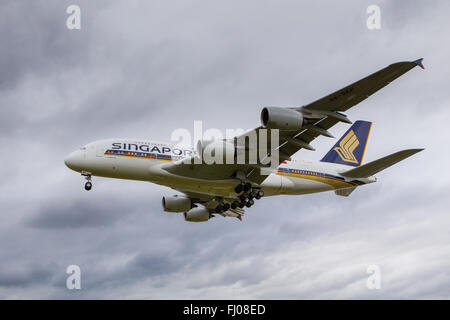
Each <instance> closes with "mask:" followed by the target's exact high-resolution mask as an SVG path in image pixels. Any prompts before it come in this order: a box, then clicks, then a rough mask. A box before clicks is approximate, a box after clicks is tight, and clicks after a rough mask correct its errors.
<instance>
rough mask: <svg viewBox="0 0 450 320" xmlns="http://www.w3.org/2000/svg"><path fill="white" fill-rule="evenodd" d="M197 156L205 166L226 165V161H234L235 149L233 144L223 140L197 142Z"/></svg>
mask: <svg viewBox="0 0 450 320" xmlns="http://www.w3.org/2000/svg"><path fill="white" fill-rule="evenodd" d="M197 154H198V155H201V156H202V159H203V160H204V161H205V163H207V164H212V163H219V164H221V163H227V161H226V159H230V160H231V159H234V157H235V156H236V148H235V146H234V144H233V143H229V142H227V141H224V140H203V141H202V140H199V141H198V142H197Z"/></svg>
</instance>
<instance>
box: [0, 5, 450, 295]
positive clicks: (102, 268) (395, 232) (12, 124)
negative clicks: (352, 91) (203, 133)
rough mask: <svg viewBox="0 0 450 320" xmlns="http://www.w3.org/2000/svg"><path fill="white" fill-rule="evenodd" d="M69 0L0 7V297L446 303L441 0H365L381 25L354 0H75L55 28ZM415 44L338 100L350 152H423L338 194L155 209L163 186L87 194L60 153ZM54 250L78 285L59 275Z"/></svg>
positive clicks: (237, 106)
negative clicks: (204, 211) (78, 25)
mask: <svg viewBox="0 0 450 320" xmlns="http://www.w3.org/2000/svg"><path fill="white" fill-rule="evenodd" d="M69 4H72V3H71V2H70V1H53V2H52V1H50V2H49V1H28V2H24V1H22V2H21V1H2V3H1V4H0V36H1V39H2V43H3V44H4V45H2V46H1V47H0V74H1V81H0V142H1V143H2V146H3V149H2V150H3V151H2V166H1V167H0V174H1V175H2V177H3V179H2V182H1V183H0V202H1V207H2V211H1V215H0V219H2V221H1V223H0V243H1V244H2V245H0V260H1V261H2V267H1V268H0V297H2V298H10V297H17V298H30V297H32V298H64V299H79V298H179V299H189V298H230V297H233V298H243V299H248V298H268V299H271V298H288V299H296V298H314V299H315V298H352V299H358V298H377V299H379V298H448V297H449V295H450V293H449V291H448V289H447V288H449V287H450V286H449V285H448V283H449V281H450V279H449V274H448V272H447V270H449V267H450V265H449V260H448V259H446V257H447V256H448V252H449V248H448V245H447V243H449V240H450V239H449V237H448V232H447V231H448V227H449V225H450V220H449V218H448V215H447V214H446V213H447V211H448V210H447V207H448V197H447V196H446V190H448V186H449V183H450V180H449V176H448V175H447V174H446V172H445V170H443V168H442V161H443V160H442V159H446V158H448V156H449V154H448V151H447V149H446V148H445V145H446V143H447V140H448V134H447V133H446V131H445V129H444V128H446V125H447V123H448V119H449V113H448V111H447V108H446V105H447V104H448V101H449V98H450V97H449V94H448V90H447V88H446V86H447V78H446V75H447V74H448V72H450V70H449V67H448V64H447V63H446V61H447V59H448V57H447V56H448V55H447V54H446V52H447V51H448V49H447V46H446V45H445V43H446V30H447V29H448V26H449V22H448V18H447V15H446V12H448V3H447V2H446V1H436V2H433V4H430V3H429V2H427V1H414V2H411V3H409V4H408V5H407V6H405V5H404V4H401V3H400V2H398V1H381V2H380V7H381V10H382V30H380V31H369V30H367V28H366V27H365V20H366V18H367V15H366V13H365V9H366V8H367V5H369V4H372V2H371V1H363V2H361V1H348V2H345V3H339V4H338V3H335V2H333V1H329V2H324V3H317V4H316V3H313V2H308V3H306V2H298V1H288V0H286V1H282V3H280V2H276V3H275V2H271V1H247V2H244V3H243V2H238V1H222V2H208V1H197V2H193V3H186V2H185V1H174V2H171V4H170V5H168V4H167V3H166V2H164V1H153V2H145V3H144V2H142V1H127V2H123V1H122V2H111V1H96V2H95V3H94V2H92V1H78V3H77V4H79V5H80V7H81V10H82V30H79V31H69V30H67V29H66V28H65V18H66V17H67V14H66V13H65V9H66V7H67V5H69ZM421 56H424V57H425V61H424V62H425V67H426V69H425V70H424V71H422V70H419V69H418V70H413V71H411V72H410V73H408V74H407V75H405V76H404V77H402V78H400V79H399V80H397V81H396V82H394V83H392V84H391V85H390V86H388V87H386V88H384V89H383V90H382V91H381V92H379V93H377V94H376V95H374V96H373V97H370V98H369V99H368V100H367V101H364V102H363V103H362V104H361V105H359V106H358V107H356V108H354V109H352V110H350V111H349V112H348V114H349V116H350V118H351V119H354V120H356V119H368V120H371V121H373V122H374V126H373V130H372V134H371V137H370V141H369V145H368V149H367V152H366V156H365V157H366V161H370V160H374V159H376V158H378V157H381V156H383V155H386V154H388V153H389V152H394V151H397V150H399V149H401V148H406V147H416V146H419V147H426V150H425V151H424V152H422V153H420V154H418V155H416V156H415V157H414V158H411V159H408V160H407V161H405V162H404V163H402V164H399V165H397V166H395V167H393V168H390V169H388V170H386V171H385V172H383V173H381V174H380V175H379V181H378V182H377V183H376V184H374V185H369V186H364V187H362V188H360V189H358V190H356V191H355V192H354V193H353V194H352V195H351V196H350V197H349V198H342V197H337V196H335V195H334V193H332V192H330V193H323V194H317V195H305V196H298V197H295V196H293V197H274V198H265V199H263V200H261V201H260V202H258V203H257V204H256V205H255V206H254V207H252V208H251V209H250V210H248V212H247V214H246V216H245V217H244V221H243V222H240V221H238V220H237V219H224V218H221V217H218V218H215V219H213V220H212V221H209V222H208V223H206V224H190V223H186V222H184V221H183V218H182V216H180V215H176V214H168V213H165V212H162V210H161V204H160V199H161V196H162V195H170V194H173V193H175V192H174V191H173V190H170V189H168V188H162V187H160V186H156V185H151V184H148V183H147V184H146V183H142V182H133V181H118V180H112V179H102V178H94V190H93V191H92V192H90V193H86V192H84V190H82V185H83V180H82V177H80V176H79V175H77V174H76V173H74V172H70V171H69V170H68V169H67V168H65V167H64V164H63V159H64V157H65V156H66V155H67V154H68V153H69V152H70V151H72V150H73V149H76V148H78V147H79V146H81V145H83V144H85V143H87V142H90V141H92V140H96V139H100V138H108V137H136V138H139V137H142V138H149V139H155V140H168V139H169V138H170V134H171V131H172V130H173V129H174V128H180V127H184V128H188V129H191V128H192V123H193V121H194V120H203V121H204V127H205V129H206V128H208V127H217V128H222V129H225V128H226V127H239V128H251V127H254V126H256V125H258V112H259V111H260V108H261V107H262V106H264V105H280V106H292V105H302V104H305V103H308V102H310V101H313V100H315V99H317V98H319V97H321V96H323V95H325V94H328V93H329V92H332V91H334V90H336V89H339V88H340V87H343V86H345V85H346V84H348V83H350V82H351V81H355V80H358V79H359V78H361V77H363V76H365V75H367V74H369V73H371V72H373V71H375V70H377V69H379V68H382V67H384V66H385V65H387V64H389V63H392V62H395V61H398V60H404V59H413V58H419V57H421ZM346 128H347V127H346V126H344V125H338V126H336V128H333V133H334V134H335V135H336V136H338V135H339V134H342V133H343V132H344V131H345V130H346ZM333 143H334V142H333V141H332V140H328V139H325V138H323V139H318V140H317V141H316V142H314V146H315V147H316V148H317V151H316V152H314V153H307V152H302V153H299V154H298V155H296V157H298V158H306V159H319V158H320V156H321V155H323V154H324V153H325V152H326V151H327V150H328V149H329V148H330V147H331V145H332V144H333ZM70 264H78V265H79V266H80V267H81V270H82V283H83V285H82V286H83V289H82V290H81V291H80V292H69V291H68V290H67V289H66V288H65V279H66V276H67V275H66V274H65V268H66V267H67V266H68V265H70ZM369 264H378V265H380V267H381V270H382V277H383V280H382V281H383V288H382V290H379V291H377V292H373V291H369V290H367V288H366V287H365V280H366V279H367V274H366V268H367V266H368V265H369Z"/></svg>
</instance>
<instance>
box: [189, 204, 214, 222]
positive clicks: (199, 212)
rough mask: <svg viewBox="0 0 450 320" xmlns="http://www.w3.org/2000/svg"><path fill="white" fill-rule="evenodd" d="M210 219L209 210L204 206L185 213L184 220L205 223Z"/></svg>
mask: <svg viewBox="0 0 450 320" xmlns="http://www.w3.org/2000/svg"><path fill="white" fill-rule="evenodd" d="M209 218H210V214H209V210H208V209H206V208H205V207H203V206H198V207H195V208H192V209H191V210H189V211H188V212H185V213H184V220H186V221H189V222H204V221H208V220H209Z"/></svg>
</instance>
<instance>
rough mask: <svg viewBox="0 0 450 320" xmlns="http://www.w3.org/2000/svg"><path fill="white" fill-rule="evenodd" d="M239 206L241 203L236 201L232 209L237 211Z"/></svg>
mask: <svg viewBox="0 0 450 320" xmlns="http://www.w3.org/2000/svg"><path fill="white" fill-rule="evenodd" d="M238 206H239V202H237V201H234V202H233V203H232V204H231V209H236V208H237V207H238Z"/></svg>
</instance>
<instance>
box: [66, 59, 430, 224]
mask: <svg viewBox="0 0 450 320" xmlns="http://www.w3.org/2000/svg"><path fill="white" fill-rule="evenodd" d="M422 60H423V58H421V59H418V60H415V61H403V62H397V63H393V64H391V65H389V66H387V67H385V68H384V69H381V70H379V71H377V72H375V73H373V74H371V75H369V76H367V77H365V78H363V79H361V80H359V81H356V82H354V83H352V84H350V85H348V86H346V87H344V88H343V89H340V90H338V91H336V92H333V93H331V94H329V95H327V96H325V97H323V98H321V99H319V100H317V101H314V102H312V103H310V104H307V105H303V106H301V107H287V108H285V107H264V108H263V109H262V111H261V125H260V126H259V127H257V128H255V129H253V130H250V131H249V132H246V133H244V134H242V135H239V136H237V137H234V138H233V139H223V140H213V141H199V142H198V143H197V147H196V148H193V147H191V146H180V145H178V144H176V143H172V142H169V143H167V142H161V141H150V140H147V139H106V140H99V141H94V142H91V143H88V144H87V145H85V146H83V147H81V148H80V149H79V150H76V151H74V152H72V153H70V154H69V155H68V156H67V157H66V159H65V160H64V163H65V165H66V166H67V167H68V168H70V169H72V170H74V171H76V172H79V173H81V175H82V176H84V177H85V179H86V180H87V181H86V183H85V189H86V190H91V188H92V177H93V176H99V177H108V178H116V179H129V180H139V181H148V182H152V183H155V184H159V185H163V186H168V187H171V188H172V189H174V190H177V191H179V192H180V193H181V194H176V195H173V196H164V197H162V207H163V210H164V211H166V212H175V213H183V215H184V219H185V220H186V221H189V222H204V221H208V220H209V219H211V218H212V217H214V216H215V215H216V214H218V215H221V216H224V217H236V218H238V219H239V220H242V216H243V215H244V214H245V211H244V207H246V208H250V207H251V206H252V205H253V204H254V203H255V200H259V199H261V198H262V197H268V196H276V195H302V194H309V193H317V192H324V191H334V192H335V194H336V195H338V196H349V195H350V194H351V193H352V192H353V191H354V190H355V189H356V188H357V187H359V186H362V185H366V184H370V183H373V182H376V178H375V176H374V175H375V174H376V173H378V172H380V171H382V170H384V169H386V168H388V167H390V166H392V165H393V164H396V163H397V162H399V161H402V160H404V159H406V158H408V157H410V156H412V155H413V154H415V153H417V152H420V151H422V150H423V149H408V150H403V151H399V152H396V153H394V154H391V155H388V156H385V157H383V158H380V159H378V160H375V161H372V162H369V163H367V164H362V162H363V158H364V152H365V150H366V146H367V141H368V137H369V133H370V129H371V126H372V123H371V122H369V121H363V120H358V121H355V122H354V123H353V124H352V122H351V121H350V120H349V119H348V117H347V116H346V115H345V114H344V113H343V112H344V111H347V110H348V109H350V108H351V107H353V106H355V105H356V104H358V103H360V102H361V101H363V100H365V99H366V98H368V97H369V96H371V95H372V94H374V93H375V92H377V91H378V90H380V89H381V88H383V87H385V86H386V85H388V84H389V83H390V82H392V81H393V80H395V79H397V78H398V77H400V76H401V75H403V74H405V73H406V72H408V71H409V70H411V69H413V68H414V67H415V66H419V67H421V68H422V69H424V66H423V64H422ZM340 122H343V123H348V124H352V126H351V127H350V128H349V129H348V130H347V131H346V132H345V133H344V135H343V136H342V137H341V138H340V139H339V140H338V141H337V142H336V144H335V145H334V146H333V147H332V148H331V149H330V150H329V152H328V153H327V154H326V155H325V156H324V157H323V158H322V159H321V160H320V161H305V160H293V159H292V158H291V157H292V155H294V154H295V153H297V151H299V150H300V149H306V150H312V151H314V150H315V149H314V148H313V147H312V146H311V142H312V141H313V140H315V139H316V138H317V137H319V136H324V137H330V138H334V137H333V135H332V134H331V133H330V132H329V131H328V130H329V129H330V128H331V127H333V126H334V125H336V124H337V123H340ZM263 133H265V134H266V135H265V137H266V139H265V140H264V139H263V138H261V137H262V136H263V135H262V134H263ZM269 133H270V137H268V136H269ZM272 133H276V135H274V136H272ZM250 136H252V137H257V138H256V139H257V140H256V143H255V141H253V142H252V143H251V142H250V140H251V139H250V138H249V137H250ZM273 137H276V138H277V139H275V138H273ZM272 140H273V141H272ZM275 140H277V141H275ZM274 145H275V147H274ZM210 146H213V149H214V150H219V151H221V152H222V153H219V158H220V157H222V155H223V154H225V153H227V152H229V151H232V153H230V154H231V155H232V157H231V158H232V160H234V161H231V163H230V162H225V163H220V162H214V163H206V160H204V159H202V158H201V155H202V154H204V153H205V151H206V149H207V148H208V147H210ZM264 148H266V149H264ZM255 150H257V151H260V150H266V151H265V153H264V152H263V153H262V154H263V156H260V158H258V159H257V161H256V162H255V161H253V162H251V161H249V158H250V152H253V151H255ZM227 154H228V153H227ZM272 154H274V155H275V154H276V155H277V157H274V159H275V160H274V161H273V163H271V164H270V165H268V164H267V162H264V161H263V160H265V158H267V157H268V156H271V155H272ZM238 155H243V158H241V159H244V161H243V162H242V161H241V162H239V161H235V160H236V159H237V157H238ZM264 155H265V156H264ZM247 158H248V159H247Z"/></svg>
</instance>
